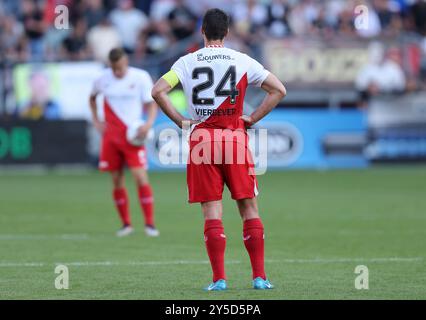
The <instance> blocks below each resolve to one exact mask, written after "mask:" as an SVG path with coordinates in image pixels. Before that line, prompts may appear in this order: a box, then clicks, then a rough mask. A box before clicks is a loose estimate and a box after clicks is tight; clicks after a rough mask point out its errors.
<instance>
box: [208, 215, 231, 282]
mask: <svg viewBox="0 0 426 320" xmlns="http://www.w3.org/2000/svg"><path fill="white" fill-rule="evenodd" d="M204 241H205V243H206V248H207V254H208V255H209V259H210V264H211V266H212V271H213V282H216V281H217V280H220V279H226V276H225V247H226V236H225V234H224V230H223V224H222V220H219V219H211V220H205V222H204Z"/></svg>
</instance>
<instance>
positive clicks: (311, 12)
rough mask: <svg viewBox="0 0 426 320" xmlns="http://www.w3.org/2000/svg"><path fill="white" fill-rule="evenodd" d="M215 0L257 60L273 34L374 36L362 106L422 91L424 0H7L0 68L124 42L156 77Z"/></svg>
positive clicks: (361, 79)
mask: <svg viewBox="0 0 426 320" xmlns="http://www.w3.org/2000/svg"><path fill="white" fill-rule="evenodd" d="M61 5H65V6H66V7H67V8H68V13H69V15H68V18H69V19H68V20H69V28H65V29H63V28H58V27H57V25H55V23H56V22H57V19H58V14H59V13H60V11H59V12H55V8H58V6H61ZM360 5H365V6H367V7H368V28H356V27H355V26H356V21H355V20H356V18H357V14H359V13H360V12H357V10H356V8H357V6H360ZM212 6H214V7H219V8H221V9H223V10H225V11H226V12H227V13H228V14H229V15H230V17H231V24H230V26H231V28H230V33H229V35H228V37H227V40H226V46H227V47H230V48H232V49H236V50H238V51H242V52H247V53H249V54H250V55H252V56H253V57H255V58H257V59H259V60H260V61H262V60H263V59H264V58H265V55H264V54H263V52H262V50H264V44H265V43H267V42H268V40H274V39H276V40H278V41H279V40H281V39H289V40H291V39H300V40H302V41H305V40H308V39H316V40H320V42H321V43H324V44H325V45H326V44H327V41H334V40H336V39H337V40H339V41H342V40H343V41H346V40H348V41H349V42H350V41H352V40H355V41H363V40H368V41H369V42H370V45H369V56H370V59H369V63H368V64H367V65H366V66H365V67H363V68H361V69H360V70H359V74H358V75H357V77H356V80H355V83H354V86H355V90H357V91H358V92H359V96H360V104H359V106H365V105H366V103H367V102H368V100H369V98H370V97H373V96H376V95H380V94H383V93H404V92H413V91H418V90H424V89H426V0H197V1H191V0H2V1H1V2H0V57H1V59H0V61H1V65H0V68H7V67H8V68H11V67H13V65H15V64H16V63H20V62H40V61H44V62H49V61H92V60H94V61H99V62H103V63H107V56H108V53H109V51H110V50H111V49H112V48H114V47H123V48H124V49H125V51H126V52H127V53H128V54H129V57H130V59H131V61H132V62H133V63H134V64H136V65H140V63H141V62H142V61H149V62H147V63H146V64H145V67H150V68H151V69H153V68H157V69H156V71H154V73H153V76H154V77H155V75H156V74H157V75H158V74H161V73H162V72H163V71H166V70H168V68H169V67H170V66H169V65H168V63H169V61H174V60H175V59H176V58H177V57H178V56H179V55H182V54H184V53H185V52H190V51H195V50H196V49H198V48H199V46H200V45H201V37H200V35H199V30H200V27H201V25H200V23H201V17H202V16H203V13H204V12H205V10H206V9H207V8H210V7H212ZM62 22H63V21H62ZM407 39H409V41H408V42H407V41H406V40H407ZM412 43H414V45H413V44H412ZM367 45H368V44H365V46H367ZM349 46H350V45H349ZM147 59H149V60H147ZM154 65H156V66H157V67H154ZM161 68H165V69H164V70H162V69H161ZM0 71H1V70H0ZM3 74H6V73H3ZM4 83H8V86H7V88H6V89H5V90H3V95H4V96H6V95H7V93H8V92H10V91H11V90H12V89H11V87H12V86H13V85H12V84H11V80H10V79H9V78H7V77H6V80H5V81H4ZM3 100H4V101H8V99H7V98H3ZM9 100H10V99H9ZM10 101H11V100H10ZM10 101H9V104H13V102H10ZM38 104H40V103H37V105H38ZM44 109H46V108H44ZM46 110H47V109H46ZM31 114H33V113H31ZM36 114H38V113H37V112H36ZM52 114H56V113H52Z"/></svg>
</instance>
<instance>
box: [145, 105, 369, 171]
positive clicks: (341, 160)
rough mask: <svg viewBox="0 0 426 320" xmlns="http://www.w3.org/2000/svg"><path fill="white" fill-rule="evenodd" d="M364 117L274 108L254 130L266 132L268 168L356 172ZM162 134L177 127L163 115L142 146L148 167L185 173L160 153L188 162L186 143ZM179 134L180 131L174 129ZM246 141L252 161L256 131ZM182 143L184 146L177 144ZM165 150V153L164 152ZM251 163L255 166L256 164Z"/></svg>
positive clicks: (362, 160) (360, 163) (351, 112)
mask: <svg viewBox="0 0 426 320" xmlns="http://www.w3.org/2000/svg"><path fill="white" fill-rule="evenodd" d="M366 128H367V126H366V119H365V114H364V113H363V112H361V111H358V110H345V111H333V110H315V109H312V110H300V109H298V110H296V109H293V110H291V109H285V110H284V109H276V110H274V111H272V112H271V114H270V115H268V116H267V117H266V118H265V119H264V120H262V121H261V122H259V124H258V125H257V129H267V144H266V147H265V149H264V150H266V152H267V169H292V168H356V167H358V168H359V167H366V166H367V165H368V161H367V160H366V159H365V157H364V155H363V147H364V137H365V133H366ZM164 130H172V131H176V127H175V125H174V124H173V123H171V122H170V121H169V120H168V119H167V118H166V117H165V116H164V115H163V114H160V116H159V118H158V119H157V121H156V124H155V126H154V131H155V134H154V137H153V138H152V139H150V140H149V141H148V142H147V144H146V147H147V154H148V162H149V167H150V169H153V170H176V169H184V168H185V167H186V165H185V163H182V162H181V163H175V164H170V163H167V164H165V163H164V162H162V161H161V159H160V150H161V149H162V148H163V147H164V146H165V145H168V152H170V153H171V154H173V155H174V156H172V157H171V158H176V159H187V157H188V146H187V143H183V142H185V141H186V140H185V139H183V140H182V139H181V136H179V138H176V139H175V141H174V142H173V143H172V142H171V141H168V140H167V141H166V140H163V139H162V137H161V134H162V132H163V133H164V132H165V131H164ZM177 132H178V134H179V135H181V131H180V130H178V131H177ZM254 135H255V136H251V137H250V143H251V148H252V152H253V154H254V158H255V159H256V158H257V157H256V154H257V153H259V152H260V150H261V148H259V146H255V148H254V149H253V146H254V145H253V144H254V143H256V141H258V139H259V132H258V130H257V131H256V132H255V133H254ZM182 141H183V142H182ZM163 150H164V149H163ZM255 164H256V165H258V163H256V160H255Z"/></svg>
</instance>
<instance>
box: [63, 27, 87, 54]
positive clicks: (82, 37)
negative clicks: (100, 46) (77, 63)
mask: <svg viewBox="0 0 426 320" xmlns="http://www.w3.org/2000/svg"><path fill="white" fill-rule="evenodd" d="M86 32H87V23H86V20H84V19H79V20H77V21H76V22H75V23H74V27H73V30H72V32H71V34H70V35H69V36H68V37H67V38H65V39H64V41H63V42H62V48H63V56H64V59H67V60H85V59H88V58H89V52H88V48H87V42H86Z"/></svg>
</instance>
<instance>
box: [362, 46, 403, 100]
mask: <svg viewBox="0 0 426 320" xmlns="http://www.w3.org/2000/svg"><path fill="white" fill-rule="evenodd" d="M369 54H370V62H369V64H368V65H366V66H365V67H364V68H362V69H361V70H360V72H359V74H358V76H357V79H356V82H355V86H356V89H357V90H358V91H359V92H360V93H361V97H362V101H363V102H366V101H368V99H369V98H370V97H372V96H376V95H379V94H386V93H396V92H402V91H404V89H405V86H406V79H405V75H404V72H403V71H402V68H401V66H400V64H399V63H400V56H399V53H398V51H395V50H391V51H390V52H389V53H388V54H387V55H385V49H384V47H383V45H382V44H381V43H378V42H374V43H372V44H371V45H370V48H369Z"/></svg>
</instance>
